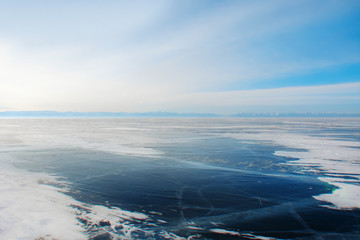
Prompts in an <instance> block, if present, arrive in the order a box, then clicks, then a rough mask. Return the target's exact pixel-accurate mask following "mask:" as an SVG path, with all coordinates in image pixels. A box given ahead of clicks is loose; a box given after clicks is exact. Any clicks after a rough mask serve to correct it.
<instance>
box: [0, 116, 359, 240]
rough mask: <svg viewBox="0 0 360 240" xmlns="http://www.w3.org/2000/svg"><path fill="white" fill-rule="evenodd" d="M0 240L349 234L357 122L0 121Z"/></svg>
mask: <svg viewBox="0 0 360 240" xmlns="http://www.w3.org/2000/svg"><path fill="white" fill-rule="evenodd" d="M0 167H1V168H0V192H1V195H0V239H39V238H41V237H42V238H43V239H98V240H99V239H296V238H298V239H356V238H357V236H358V235H359V233H360V224H359V222H360V201H359V199H360V119H358V118H327V119H316V118H314V119H302V118H292V119H290V118H277V119H276V118H273V119H261V118H258V119H246V118H243V119H236V118H233V119H216V118H213V119H181V118H179V119H151V118H149V119H0Z"/></svg>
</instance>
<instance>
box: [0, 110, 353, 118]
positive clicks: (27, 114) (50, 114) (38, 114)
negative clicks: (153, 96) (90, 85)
mask: <svg viewBox="0 0 360 240" xmlns="http://www.w3.org/2000/svg"><path fill="white" fill-rule="evenodd" d="M0 117H5V118H6V117H8V118H12V117H14V118H150V117H151V118H176V117H188V118H216V117H218V118H221V117H234V118H237V117H239V118H241V117H247V118H251V117H255V118H258V117H271V118H275V117H360V113H358V114H346V113H314V112H310V113H238V114H231V115H222V114H213V113H176V112H142V113H126V112H56V111H4V112H0Z"/></svg>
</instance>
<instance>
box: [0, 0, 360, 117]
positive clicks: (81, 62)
mask: <svg viewBox="0 0 360 240" xmlns="http://www.w3.org/2000/svg"><path fill="white" fill-rule="evenodd" d="M0 5H1V7H0V29H1V31H0V111H1V110H4V111H5V110H22V111H30V110H55V111H116V112H146V111H172V112H212V113H225V114H228V113H238V112H310V111H311V112H344V113H359V112H360V110H359V109H360V27H359V22H360V1H356V0H354V1H351V0H342V1H340V0H339V1H336V0H333V1H328V0H317V1H310V0H303V1H300V0H295V1H285V0H282V1H281V0H273V1H263V0H259V1H241V0H236V1H225V0H223V1H213V0H197V1H189V0H188V1H187V0H181V1H180V0H178V1H171V0H163V1H161V0H157V1H155V0H154V1H93V0H86V1H85V0H78V1H76V0H75V1H45V0H43V1H39V0H34V1H21V0H17V1H10V0H8V1H1V0H0Z"/></svg>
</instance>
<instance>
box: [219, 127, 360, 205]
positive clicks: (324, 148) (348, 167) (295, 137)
mask: <svg viewBox="0 0 360 240" xmlns="http://www.w3.org/2000/svg"><path fill="white" fill-rule="evenodd" d="M288 123H291V124H305V125H309V124H311V125H314V124H315V125H320V126H323V125H324V123H322V122H317V123H313V122H311V121H309V122H306V121H303V122H291V121H290V122H288ZM342 126H344V125H342ZM345 126H346V125H345ZM296 127H298V126H296ZM296 127H290V126H286V127H285V128H284V126H282V125H280V126H279V125H270V126H269V125H268V126H267V128H266V129H260V130H259V129H258V128H257V127H256V126H253V129H252V131H251V133H249V132H248V133H246V132H245V133H241V134H239V133H226V134H222V136H226V137H233V138H236V139H239V140H245V141H248V140H256V141H263V142H264V143H265V144H273V145H279V146H285V147H288V148H292V149H291V150H281V151H275V152H274V155H277V156H283V157H288V158H293V159H294V160H293V161H288V163H287V164H289V165H291V164H293V165H299V166H302V167H303V170H304V171H307V172H314V173H318V174H320V173H321V174H320V176H321V177H319V179H320V180H321V181H324V182H327V183H329V184H332V185H334V186H337V187H338V188H340V189H338V190H336V191H334V192H333V193H331V194H323V195H320V196H315V198H316V199H318V200H321V201H326V202H329V203H331V204H333V206H328V207H334V208H338V209H352V208H360V205H359V201H356V199H360V198H359V196H360V187H359V184H360V142H359V141H349V140H348V139H341V138H339V135H333V136H331V135H330V136H329V134H324V135H325V136H313V134H314V133H313V132H309V131H308V134H304V132H301V133H299V132H291V130H292V131H293V130H294V129H296ZM350 127H351V126H350ZM286 128H289V129H286ZM289 130H290V131H289ZM350 134H353V135H354V136H358V134H359V133H358V132H352V133H350ZM294 149H299V151H296V150H294ZM327 174H328V175H330V176H338V177H337V178H333V177H326V175H327ZM348 177H352V178H354V179H356V181H355V182H352V183H349V182H348V181H347V178H348Z"/></svg>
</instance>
